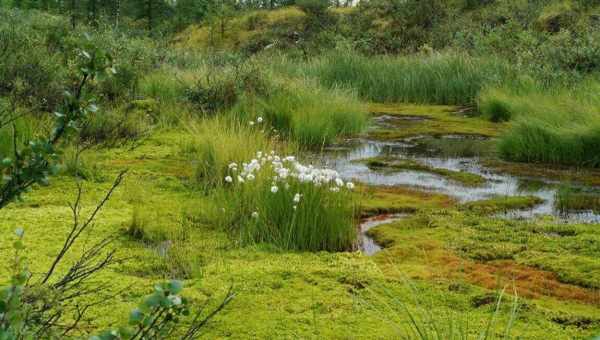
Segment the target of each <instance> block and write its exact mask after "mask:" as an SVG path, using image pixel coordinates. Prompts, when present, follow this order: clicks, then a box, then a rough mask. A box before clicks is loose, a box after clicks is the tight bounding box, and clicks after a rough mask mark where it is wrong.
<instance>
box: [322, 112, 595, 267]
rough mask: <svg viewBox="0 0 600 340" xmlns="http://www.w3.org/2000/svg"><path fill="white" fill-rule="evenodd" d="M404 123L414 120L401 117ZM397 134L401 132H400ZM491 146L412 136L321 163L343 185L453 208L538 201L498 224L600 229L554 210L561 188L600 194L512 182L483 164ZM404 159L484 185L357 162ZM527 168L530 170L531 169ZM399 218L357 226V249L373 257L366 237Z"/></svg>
mask: <svg viewBox="0 0 600 340" xmlns="http://www.w3.org/2000/svg"><path fill="white" fill-rule="evenodd" d="M394 119H397V118H395V117H392V116H387V117H386V116H383V117H378V118H377V119H375V120H374V126H373V129H377V128H380V127H389V126H390V125H391V124H394ZM403 119H404V120H406V119H414V120H417V119H419V118H418V117H414V118H413V117H411V116H406V117H403ZM399 128H401V127H399ZM493 149H494V148H493V143H492V141H490V140H488V139H486V138H483V137H477V136H460V135H445V136H437V137H431V136H417V137H411V138H406V139H402V140H398V141H393V142H392V141H379V140H373V139H368V138H363V139H353V140H347V141H346V142H345V143H343V144H341V145H337V146H335V147H332V148H329V149H327V150H326V152H325V153H324V155H323V156H322V159H321V161H322V162H324V163H325V164H324V165H326V166H328V167H331V168H333V169H336V170H337V171H338V172H339V173H340V174H341V175H342V176H343V177H344V178H345V179H347V180H353V181H356V182H361V183H365V184H370V185H381V186H408V187H412V188H416V189H419V190H422V191H426V192H437V193H443V194H446V195H448V196H451V197H453V198H455V199H456V200H457V201H458V202H461V203H464V202H471V201H479V200H485V199H490V198H493V197H497V196H536V197H538V198H541V199H542V200H543V203H540V204H538V205H536V206H534V207H532V208H530V209H523V210H509V211H506V212H503V213H501V214H499V217H502V218H515V219H516V218H520V219H529V218H535V217H538V216H543V215H551V216H553V217H555V218H556V219H557V220H559V221H561V222H564V223H574V222H577V223H600V213H598V212H597V211H593V210H565V209H564V208H561V205H560V204H557V203H558V202H557V200H558V199H559V198H558V193H559V190H561V189H564V188H569V189H574V190H578V191H585V192H587V193H590V194H591V195H598V197H600V188H593V187H587V186H584V185H581V184H577V183H565V182H561V181H557V180H552V179H549V178H543V177H525V176H514V175H510V174H506V173H502V172H500V171H497V170H494V169H491V168H487V167H485V166H484V165H483V162H482V160H483V159H485V158H486V157H490V156H491V155H492V154H493ZM381 156H384V157H385V158H386V159H409V160H411V161H416V162H418V163H421V164H425V165H427V166H429V167H431V168H440V169H447V170H452V171H460V172H468V173H472V174H476V175H478V176H481V177H482V178H484V179H485V183H484V184H483V185H480V186H468V185H464V184H461V183H459V182H456V181H453V180H451V179H448V178H445V177H443V176H440V175H437V174H435V173H430V172H425V171H413V170H391V169H385V170H383V171H382V170H381V169H371V168H370V167H369V166H367V165H366V163H365V162H361V160H365V159H369V158H373V157H381ZM531 166H532V167H533V166H535V165H531ZM402 217H403V216H396V215H394V216H389V217H387V216H380V217H376V218H374V219H370V220H366V221H364V223H363V224H362V226H361V231H362V235H361V238H362V244H363V246H362V249H363V251H364V252H365V253H366V254H369V255H371V254H374V253H376V252H377V251H379V250H380V247H379V246H378V245H377V244H375V243H374V242H373V240H371V239H370V238H369V237H368V236H366V234H365V232H366V231H367V230H368V229H370V228H373V227H375V226H377V225H381V224H385V223H390V222H393V221H395V220H397V219H399V218H402Z"/></svg>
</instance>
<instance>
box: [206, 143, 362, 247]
mask: <svg viewBox="0 0 600 340" xmlns="http://www.w3.org/2000/svg"><path fill="white" fill-rule="evenodd" d="M263 157H271V155H269V156H263ZM257 160H258V161H259V162H261V164H262V163H263V161H264V159H263V161H261V157H258V156H257ZM293 164H294V163H293V162H284V166H286V167H289V170H290V173H293V172H294V170H293V169H294V168H295V165H293ZM230 174H231V176H232V178H233V180H232V183H227V184H225V185H224V186H222V187H221V191H220V193H219V195H218V196H217V197H219V198H218V199H217V200H218V202H219V205H220V206H221V207H223V210H222V213H221V216H220V217H221V218H220V219H219V221H220V223H219V224H220V225H224V226H228V227H229V230H230V232H231V234H232V235H234V237H236V238H238V239H239V241H240V242H241V244H243V245H253V244H260V243H267V244H272V245H275V246H276V247H278V248H281V249H290V250H302V251H321V250H325V251H346V250H351V249H353V247H354V245H355V244H356V237H357V221H356V219H355V216H356V214H355V212H356V211H355V210H356V207H357V204H356V203H357V202H356V199H355V196H354V195H353V194H352V192H351V190H350V189H348V188H347V187H346V186H345V184H343V183H342V182H340V183H338V184H336V182H335V181H331V182H329V183H320V184H316V183H315V182H314V181H312V180H308V181H307V180H301V179H299V178H298V177H295V176H293V175H290V176H288V177H286V178H284V177H281V176H279V177H276V176H277V174H278V173H277V172H276V171H275V170H274V169H273V168H271V161H266V162H265V163H264V164H263V165H262V168H261V169H260V170H259V171H256V172H254V176H255V177H252V178H251V177H250V176H245V175H244V174H243V173H242V169H241V168H240V169H237V170H235V169H234V170H231V171H230ZM237 176H240V177H237ZM240 178H241V179H242V180H240Z"/></svg>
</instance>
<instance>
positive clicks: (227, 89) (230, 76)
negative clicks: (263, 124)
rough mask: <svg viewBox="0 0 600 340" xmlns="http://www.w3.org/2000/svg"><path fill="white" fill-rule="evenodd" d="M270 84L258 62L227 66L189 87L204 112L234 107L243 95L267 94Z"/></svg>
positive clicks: (189, 98) (196, 104)
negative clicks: (257, 64) (255, 65)
mask: <svg viewBox="0 0 600 340" xmlns="http://www.w3.org/2000/svg"><path fill="white" fill-rule="evenodd" d="M269 88H270V85H269V82H268V80H267V77H266V75H264V74H263V73H262V72H261V71H260V70H259V69H258V68H257V67H254V65H249V64H244V65H239V66H236V67H225V68H223V69H221V70H220V72H219V73H217V74H210V75H209V76H208V77H206V78H204V79H201V80H199V81H197V82H196V84H195V85H194V86H192V87H190V88H188V89H187V90H186V95H187V99H188V100H189V101H190V102H191V103H192V104H194V105H195V106H196V107H197V108H199V109H200V110H201V111H202V112H204V113H208V114H214V113H216V112H218V111H223V110H228V109H230V108H231V107H233V106H234V105H235V104H236V103H237V101H238V100H239V98H240V96H250V97H255V96H261V95H265V94H266V93H267V92H268V90H269Z"/></svg>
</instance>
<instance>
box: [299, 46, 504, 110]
mask: <svg viewBox="0 0 600 340" xmlns="http://www.w3.org/2000/svg"><path fill="white" fill-rule="evenodd" d="M306 72H307V73H308V74H310V75H312V76H315V77H317V78H318V79H319V80H320V82H321V83H322V84H324V85H326V86H328V87H332V88H334V87H339V86H343V87H350V88H353V89H356V90H357V91H358V94H359V96H360V97H362V98H365V99H367V100H371V101H376V102H409V103H427V104H448V105H469V104H472V103H473V102H474V100H475V98H476V96H477V94H478V93H479V91H480V90H481V89H482V88H483V87H484V86H489V85H492V84H498V83H500V82H502V81H506V80H507V79H508V78H509V77H510V76H511V74H512V72H511V71H510V68H509V66H508V65H506V64H505V63H503V62H501V61H499V60H496V59H493V58H486V59H483V58H473V57H469V56H466V55H460V54H434V55H415V56H405V57H396V56H394V57H392V56H383V57H365V56H360V55H358V54H351V53H336V54H330V55H327V56H325V57H323V58H321V59H318V60H317V61H315V62H313V63H311V64H309V65H308V66H307V69H306Z"/></svg>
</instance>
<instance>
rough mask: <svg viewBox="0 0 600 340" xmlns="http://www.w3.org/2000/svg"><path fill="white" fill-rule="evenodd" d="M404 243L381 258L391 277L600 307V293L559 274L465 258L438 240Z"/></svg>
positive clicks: (395, 245)
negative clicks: (459, 283)
mask: <svg viewBox="0 0 600 340" xmlns="http://www.w3.org/2000/svg"><path fill="white" fill-rule="evenodd" d="M401 242H402V244H400V242H398V241H396V242H395V243H394V245H393V246H392V247H391V248H389V249H387V251H385V252H382V253H381V256H380V257H379V258H378V259H379V262H380V263H381V264H382V266H383V268H382V269H383V270H384V271H385V272H386V273H388V274H391V275H393V274H394V273H398V272H402V273H404V274H406V273H408V275H410V276H411V277H412V278H415V279H426V280H433V281H440V280H453V281H454V280H458V281H466V282H469V283H471V284H475V285H478V286H482V287H485V288H488V289H493V290H499V289H502V288H504V287H506V288H507V289H509V290H512V288H513V287H514V288H515V289H516V291H517V293H518V295H519V296H521V297H526V298H542V297H553V298H556V299H559V300H570V301H578V302H582V303H586V304H593V305H600V291H599V290H594V289H588V288H583V287H579V286H576V285H572V284H567V283H563V282H560V281H559V278H558V275H557V274H555V273H553V272H549V271H544V270H540V269H537V268H534V267H529V266H525V265H521V264H518V263H516V262H515V261H512V260H498V261H490V262H485V263H483V262H476V261H474V260H471V259H464V258H461V257H459V256H458V255H456V254H455V253H454V252H453V251H452V250H449V249H446V248H445V247H444V245H443V243H442V242H441V241H437V240H431V239H430V240H423V239H416V238H415V239H412V238H410V240H402V241H401ZM413 242H414V243H413ZM390 259H392V261H390ZM399 260H400V261H402V262H398V261H399Z"/></svg>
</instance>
